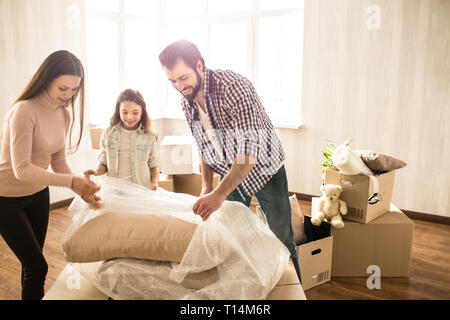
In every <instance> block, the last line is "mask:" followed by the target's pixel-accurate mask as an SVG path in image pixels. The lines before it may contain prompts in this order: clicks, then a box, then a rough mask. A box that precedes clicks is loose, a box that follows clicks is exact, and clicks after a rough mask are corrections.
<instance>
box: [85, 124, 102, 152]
mask: <svg viewBox="0 0 450 320" xmlns="http://www.w3.org/2000/svg"><path fill="white" fill-rule="evenodd" d="M103 130H105V128H91V129H89V132H90V134H91V146H92V149H94V150H98V149H100V138H101V137H102V133H103Z"/></svg>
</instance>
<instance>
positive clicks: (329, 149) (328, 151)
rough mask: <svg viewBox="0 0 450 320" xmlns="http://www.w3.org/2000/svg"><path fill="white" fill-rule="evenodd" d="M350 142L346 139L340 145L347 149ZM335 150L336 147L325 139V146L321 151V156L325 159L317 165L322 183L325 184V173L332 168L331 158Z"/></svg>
mask: <svg viewBox="0 0 450 320" xmlns="http://www.w3.org/2000/svg"><path fill="white" fill-rule="evenodd" d="M351 141H352V139H348V140H346V141H345V142H344V143H342V144H343V145H345V146H347V147H348V146H349V145H350V142H351ZM335 150H336V145H335V144H334V142H333V141H331V140H329V139H327V145H326V146H325V148H324V150H323V156H324V157H325V159H323V160H322V161H321V162H320V164H319V166H320V167H322V183H324V182H325V171H326V170H327V169H328V168H331V167H333V166H334V164H333V159H332V157H333V153H334V151H335Z"/></svg>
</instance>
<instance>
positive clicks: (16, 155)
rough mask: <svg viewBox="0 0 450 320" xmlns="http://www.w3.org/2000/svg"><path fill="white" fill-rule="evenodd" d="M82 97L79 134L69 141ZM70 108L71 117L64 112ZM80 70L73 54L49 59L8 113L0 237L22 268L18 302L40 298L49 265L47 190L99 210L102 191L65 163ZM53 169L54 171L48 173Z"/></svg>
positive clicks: (0, 170)
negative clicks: (60, 190)
mask: <svg viewBox="0 0 450 320" xmlns="http://www.w3.org/2000/svg"><path fill="white" fill-rule="evenodd" d="M78 93H80V98H81V99H80V100H81V102H80V113H79V114H80V116H79V118H78V121H79V125H80V135H79V138H78V141H77V143H76V144H75V146H73V145H72V143H71V139H70V138H71V132H72V127H73V125H74V122H75V120H74V118H75V112H74V106H75V99H76V97H77V95H78ZM69 108H70V109H71V110H72V117H71V116H70V113H69V111H68V110H67V109H69ZM83 113H84V71H83V66H82V64H81V62H80V60H78V58H77V57H76V56H74V55H73V54H72V53H70V52H68V51H65V50H61V51H56V52H54V53H52V54H51V55H49V56H48V57H47V58H46V59H45V60H44V62H43V63H42V64H41V66H40V67H39V69H38V70H37V72H36V73H35V74H34V76H33V78H32V79H31V81H30V82H29V84H28V86H27V87H26V88H25V90H24V91H23V92H22V94H21V95H20V96H19V97H18V98H17V100H16V101H15V103H14V104H13V106H12V108H11V109H10V110H9V112H8V113H7V115H6V118H5V122H4V127H3V131H2V140H1V146H0V181H1V183H0V234H1V235H2V237H3V239H4V240H5V242H6V243H7V244H8V246H9V247H10V248H11V250H12V251H13V252H14V254H15V255H16V256H17V258H18V259H19V260H20V262H21V264H22V299H24V300H27V299H41V298H42V297H43V296H44V283H45V277H46V275H47V271H48V265H47V262H46V260H45V257H44V256H43V254H42V248H43V247H44V241H45V236H46V232H47V226H48V219H49V206H50V203H49V189H48V186H61V187H67V188H71V189H72V190H73V191H75V192H76V193H77V194H79V195H80V196H81V197H82V198H83V199H84V200H85V201H86V202H88V203H91V204H93V205H94V206H98V203H97V200H99V199H100V198H99V197H97V196H96V195H95V192H97V191H98V190H99V189H100V187H98V186H97V185H96V184H95V183H93V182H92V181H90V180H89V179H88V178H87V177H81V176H74V175H73V173H72V171H71V169H70V168H69V166H68V165H67V162H66V137H67V136H68V138H69V139H68V140H69V146H68V149H69V150H72V151H74V150H76V149H77V148H78V146H79V144H80V140H81V132H82V130H83ZM49 165H51V167H52V169H53V172H50V171H47V168H48V166H49Z"/></svg>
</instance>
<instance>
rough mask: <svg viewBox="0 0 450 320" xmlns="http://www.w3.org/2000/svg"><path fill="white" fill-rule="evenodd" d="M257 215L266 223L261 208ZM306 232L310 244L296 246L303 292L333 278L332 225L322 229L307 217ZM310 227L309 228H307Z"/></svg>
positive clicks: (323, 226)
mask: <svg viewBox="0 0 450 320" xmlns="http://www.w3.org/2000/svg"><path fill="white" fill-rule="evenodd" d="M256 214H257V215H258V217H259V218H260V219H261V220H262V221H263V222H264V223H267V222H266V219H265V215H264V213H263V211H262V209H261V207H260V206H257V207H256ZM304 217H305V229H308V230H305V231H306V234H307V236H308V242H306V243H304V244H301V245H298V246H296V249H297V254H298V262H299V266H300V275H301V277H302V287H303V290H305V291H306V290H308V289H311V288H313V287H316V286H318V285H321V284H322V283H325V282H327V281H330V278H331V255H332V251H333V236H332V235H331V234H330V225H329V224H327V223H323V224H322V225H321V226H320V227H316V226H313V225H311V223H310V219H311V216H308V215H305V216H304ZM306 226H308V227H306Z"/></svg>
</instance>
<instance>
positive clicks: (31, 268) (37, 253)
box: [0, 187, 50, 300]
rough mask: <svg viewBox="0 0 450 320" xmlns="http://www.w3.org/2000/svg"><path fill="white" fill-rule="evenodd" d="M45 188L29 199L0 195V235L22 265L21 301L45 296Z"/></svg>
mask: <svg viewBox="0 0 450 320" xmlns="http://www.w3.org/2000/svg"><path fill="white" fill-rule="evenodd" d="M49 203H50V199H49V191H48V187H47V188H45V189H44V190H42V191H39V192H37V193H35V194H32V195H30V196H24V197H1V196H0V234H1V235H2V237H3V239H4V240H5V242H6V243H7V244H8V246H9V247H10V248H11V250H12V251H13V252H14V254H15V255H16V256H17V258H18V259H19V260H20V262H21V264H22V299H23V300H39V299H42V297H43V296H44V283H45V277H46V275H47V271H48V265H47V262H46V261H45V258H44V255H43V254H42V248H43V247H44V241H45V236H46V234H47V226H48V218H49Z"/></svg>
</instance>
